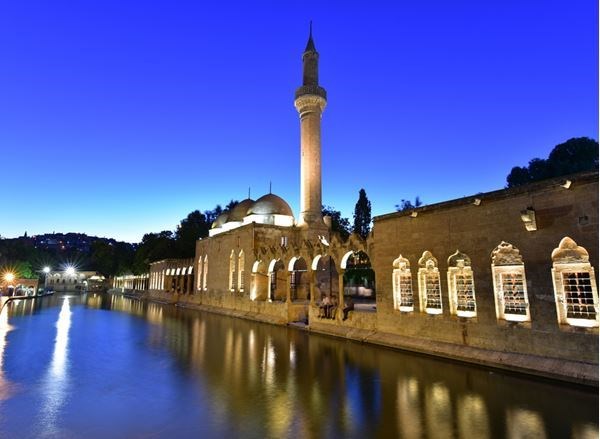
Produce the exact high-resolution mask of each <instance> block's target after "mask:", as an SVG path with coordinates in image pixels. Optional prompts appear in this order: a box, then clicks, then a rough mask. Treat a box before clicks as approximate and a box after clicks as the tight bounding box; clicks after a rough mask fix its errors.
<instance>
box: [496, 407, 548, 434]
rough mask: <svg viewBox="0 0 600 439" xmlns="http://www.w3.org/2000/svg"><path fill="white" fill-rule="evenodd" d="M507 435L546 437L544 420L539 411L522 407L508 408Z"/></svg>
mask: <svg viewBox="0 0 600 439" xmlns="http://www.w3.org/2000/svg"><path fill="white" fill-rule="evenodd" d="M506 432H507V435H506V437H508V438H511V439H512V438H529V437H535V438H540V439H541V438H545V437H546V430H545V428H544V421H543V420H542V417H541V416H540V414H539V413H537V412H534V411H532V410H527V409H522V408H518V407H516V408H508V409H507V413H506Z"/></svg>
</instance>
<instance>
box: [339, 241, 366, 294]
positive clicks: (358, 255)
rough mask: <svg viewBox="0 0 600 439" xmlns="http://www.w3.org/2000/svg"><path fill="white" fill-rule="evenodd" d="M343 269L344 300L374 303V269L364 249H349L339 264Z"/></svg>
mask: <svg viewBox="0 0 600 439" xmlns="http://www.w3.org/2000/svg"><path fill="white" fill-rule="evenodd" d="M340 266H341V268H342V270H344V300H347V299H348V298H351V299H352V301H353V302H354V303H356V304H368V305H375V271H374V270H373V267H372V266H371V260H370V259H369V256H368V255H367V254H366V253H365V252H364V251H361V250H359V251H351V252H348V253H346V254H345V255H344V257H343V258H342V262H341V264H340Z"/></svg>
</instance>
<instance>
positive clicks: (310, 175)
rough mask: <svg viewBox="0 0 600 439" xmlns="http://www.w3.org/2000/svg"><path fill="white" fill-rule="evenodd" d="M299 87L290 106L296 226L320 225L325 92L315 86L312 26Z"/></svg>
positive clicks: (316, 57)
mask: <svg viewBox="0 0 600 439" xmlns="http://www.w3.org/2000/svg"><path fill="white" fill-rule="evenodd" d="M302 63H303V75H302V86H301V87H299V88H298V89H297V90H296V100H295V101H294V106H295V107H296V110H298V113H299V114H300V148H301V159H300V160H301V165H300V225H302V226H308V225H319V226H320V225H322V224H323V219H322V216H321V113H322V112H323V110H324V109H325V105H326V104H327V100H326V98H327V93H326V92H325V89H324V88H322V87H319V54H318V53H317V50H316V49H315V43H314V41H313V39H312V23H311V27H310V36H309V37H308V43H307V44H306V49H305V50H304V54H303V55H302Z"/></svg>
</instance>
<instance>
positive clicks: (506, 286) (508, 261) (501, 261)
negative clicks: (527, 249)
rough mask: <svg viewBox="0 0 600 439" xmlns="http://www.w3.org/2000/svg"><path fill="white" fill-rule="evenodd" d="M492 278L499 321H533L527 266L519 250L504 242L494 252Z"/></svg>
mask: <svg viewBox="0 0 600 439" xmlns="http://www.w3.org/2000/svg"><path fill="white" fill-rule="evenodd" d="M492 278H493V281H494V293H495V296H496V300H495V301H494V302H495V304H496V316H497V317H498V319H501V320H508V321H513V322H527V321H529V320H531V318H530V316H529V299H528V298H527V282H526V279H525V264H523V258H522V257H521V254H520V253H519V249H517V248H516V247H513V245H512V244H509V243H508V242H504V241H502V242H501V243H500V245H499V246H498V247H496V248H495V249H494V251H492Z"/></svg>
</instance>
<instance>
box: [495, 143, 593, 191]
mask: <svg viewBox="0 0 600 439" xmlns="http://www.w3.org/2000/svg"><path fill="white" fill-rule="evenodd" d="M594 170H596V171H597V170H598V142H597V141H595V140H594V139H590V138H588V137H574V138H572V139H569V140H567V141H566V142H564V143H561V144H559V145H556V146H555V147H554V149H552V151H551V152H550V155H549V156H548V158H547V159H540V158H534V159H532V160H530V162H529V165H528V166H527V167H520V166H515V167H514V168H512V170H511V171H510V174H508V176H507V177H506V182H507V187H515V186H520V185H523V184H527V183H531V182H533V181H539V180H544V179H547V178H552V177H560V176H561V175H568V174H573V173H575V172H581V171H594Z"/></svg>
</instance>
